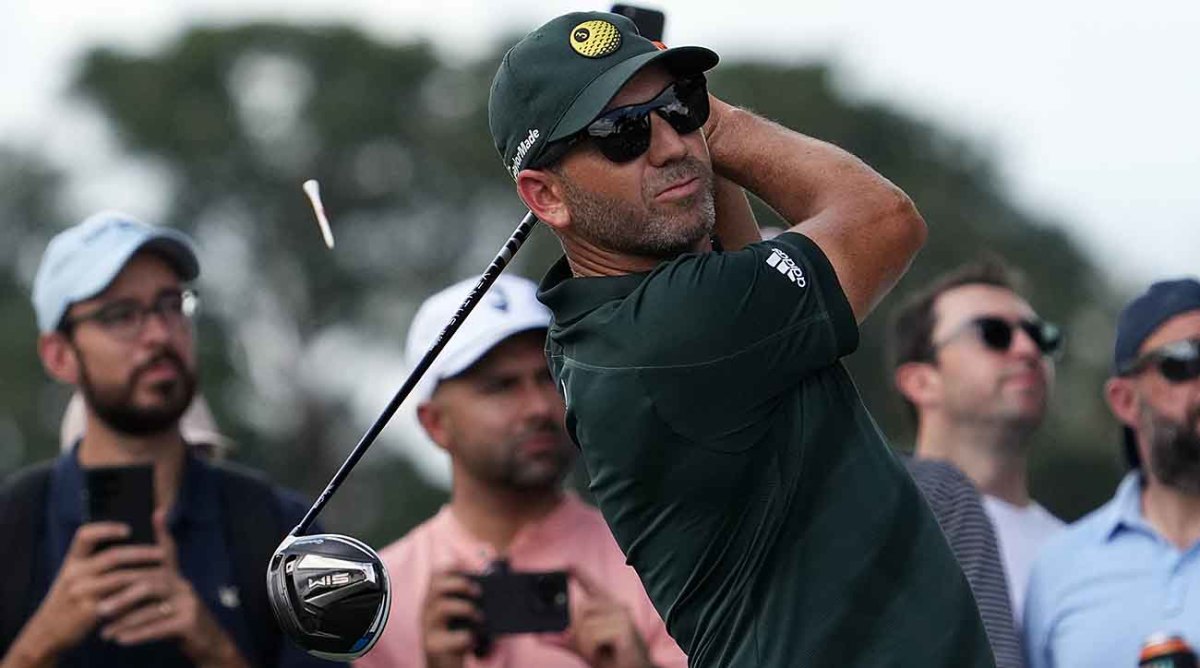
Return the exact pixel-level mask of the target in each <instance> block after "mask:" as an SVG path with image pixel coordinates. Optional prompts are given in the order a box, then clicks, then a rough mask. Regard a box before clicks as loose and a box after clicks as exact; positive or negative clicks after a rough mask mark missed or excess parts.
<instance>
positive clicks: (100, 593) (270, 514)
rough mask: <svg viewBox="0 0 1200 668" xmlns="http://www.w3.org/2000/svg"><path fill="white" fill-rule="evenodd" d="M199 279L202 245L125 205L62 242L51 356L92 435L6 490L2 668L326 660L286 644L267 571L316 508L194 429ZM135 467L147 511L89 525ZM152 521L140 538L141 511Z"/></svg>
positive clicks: (53, 283) (45, 347)
mask: <svg viewBox="0 0 1200 668" xmlns="http://www.w3.org/2000/svg"><path fill="white" fill-rule="evenodd" d="M199 273H200V267H199V263H198V262H197V260H196V254H195V251H194V250H193V247H192V242H191V240H190V239H189V238H188V237H187V236H185V235H183V234H182V233H179V232H176V231H174V230H170V229H165V228H158V227H153V226H150V225H146V224H145V223H142V222H139V221H137V220H134V219H133V218H130V217H129V216H126V215H124V214H120V213H115V212H105V213H100V214H97V215H95V216H92V217H90V218H88V219H87V220H85V221H83V222H82V223H80V224H78V225H76V226H74V227H71V228H69V229H67V230H65V231H63V232H61V233H60V234H58V235H57V236H55V237H54V239H53V240H51V242H50V244H49V246H48V247H47V249H46V252H45V254H44V256H43V257H42V261H41V264H40V266H39V268H38V272H37V275H36V277H35V278H34V285H33V306H34V310H35V311H36V314H37V324H38V330H39V332H40V334H39V336H38V354H39V356H40V357H41V361H42V364H43V366H44V367H45V369H46V371H47V372H48V373H49V374H50V375H51V376H53V377H54V378H55V380H58V381H59V382H62V383H66V384H70V385H74V386H76V387H77V388H78V390H79V392H80V393H81V394H82V396H83V398H84V427H83V436H82V437H81V438H80V439H79V440H78V442H77V443H76V444H75V445H74V446H73V447H72V448H71V449H69V450H68V451H66V452H64V453H63V454H62V455H61V456H60V457H58V458H57V459H55V460H53V461H51V462H46V463H42V464H38V465H34V466H31V467H28V468H26V469H23V470H22V471H19V472H17V473H16V474H14V475H12V476H11V477H10V478H9V479H7V480H6V481H5V483H4V485H3V486H2V487H0V525H2V526H3V527H4V528H5V536H4V541H3V542H0V563H3V564H4V565H5V567H6V568H7V569H9V572H10V574H12V575H14V576H15V577H13V578H10V580H9V581H8V582H6V584H5V596H4V597H2V599H3V600H0V647H3V648H4V655H3V659H2V660H0V666H3V667H4V668H9V667H15V666H87V667H89V668H102V667H108V666H193V665H198V666H214V667H215V666H250V665H257V666H308V665H313V666H315V665H326V662H323V661H319V660H317V659H314V658H312V657H309V656H308V655H306V654H304V653H302V652H301V651H299V650H298V649H296V648H294V647H291V646H290V645H288V644H287V643H285V642H283V640H282V636H281V635H280V633H279V630H278V629H277V628H276V627H275V625H274V624H273V623H272V620H271V618H270V613H269V604H268V602H267V600H266V586H265V582H264V579H263V576H262V574H263V570H264V568H265V565H266V562H267V560H268V559H269V558H270V554H271V552H272V549H273V546H274V545H275V544H276V543H277V542H278V541H279V540H280V538H282V536H283V535H284V534H285V533H286V532H287V529H288V528H290V527H291V526H293V525H294V524H295V523H296V521H297V520H298V519H299V518H300V517H301V515H302V514H303V512H304V510H305V508H304V505H303V504H302V503H300V502H299V501H298V500H297V499H294V498H292V497H290V496H288V495H287V494H285V493H284V492H282V491H281V490H279V489H277V488H275V487H274V486H272V485H270V484H269V483H267V482H265V481H263V480H262V479H261V478H260V477H259V476H258V475H256V474H252V473H250V472H248V471H244V470H240V469H236V468H231V467H229V466H225V465H222V466H217V465H215V464H213V463H210V462H208V461H206V460H205V459H204V458H201V457H198V456H197V455H196V454H195V453H194V452H193V451H192V450H191V449H190V448H189V445H188V443H187V441H186V439H185V437H184V436H183V435H182V433H181V430H180V419H181V416H182V415H183V414H184V412H185V410H186V409H187V408H188V406H189V405H190V404H191V402H192V398H193V397H194V396H195V392H196V385H197V374H196V350H195V344H194V341H193V330H192V324H191V316H192V314H193V311H194V309H195V306H196V296H195V294H194V293H193V292H192V291H191V290H190V289H189V288H188V287H187V283H188V282H190V281H192V280H194V279H195V278H196V277H197V276H198V275H199ZM129 466H140V467H142V469H141V470H142V471H145V473H146V475H147V478H148V480H150V481H152V486H149V488H148V489H147V488H142V489H147V491H146V494H145V496H142V497H140V499H139V500H140V501H141V505H140V508H137V509H132V508H131V509H130V513H129V515H124V514H123V515H121V516H122V517H129V518H130V519H128V520H127V521H121V522H115V521H98V520H93V519H91V518H90V517H89V515H90V510H85V508H88V507H90V506H88V504H87V503H86V502H85V494H88V493H89V492H88V490H90V489H92V486H91V485H90V484H88V482H87V481H88V480H90V479H94V478H96V477H97V474H98V473H100V469H103V468H108V469H109V471H108V473H112V470H111V467H129ZM109 480H117V479H116V478H109ZM115 484H117V485H124V486H123V487H121V488H120V489H118V490H117V491H116V492H115V493H116V494H118V495H120V494H122V491H121V490H125V491H126V492H127V491H128V490H129V489H131V487H129V486H128V485H127V484H126V483H122V482H117V483H115ZM97 489H99V488H97ZM151 512H152V513H153V515H152V517H153V520H152V523H147V528H146V529H145V535H144V536H139V533H138V532H137V531H136V529H135V526H136V525H139V522H138V521H137V520H136V519H133V518H135V517H142V518H146V517H147V516H149V515H150V514H151ZM131 523H132V526H131ZM150 527H152V528H150ZM31 574H32V575H31Z"/></svg>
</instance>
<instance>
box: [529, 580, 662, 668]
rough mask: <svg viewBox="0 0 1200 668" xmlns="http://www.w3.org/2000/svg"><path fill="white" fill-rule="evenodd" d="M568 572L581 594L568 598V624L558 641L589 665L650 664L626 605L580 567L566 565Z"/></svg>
mask: <svg viewBox="0 0 1200 668" xmlns="http://www.w3.org/2000/svg"><path fill="white" fill-rule="evenodd" d="M570 575H571V579H572V580H573V581H574V582H576V583H578V584H579V588H580V590H582V594H583V595H582V596H577V597H574V598H573V600H572V601H571V626H570V627H569V628H568V629H567V632H566V634H564V635H562V636H558V638H559V641H560V642H561V644H562V645H563V646H564V647H566V648H567V649H569V650H571V651H573V652H575V653H576V654H578V655H579V656H580V657H582V658H583V660H584V661H586V662H587V664H588V665H589V666H591V667H592V668H652V666H653V664H652V663H650V653H649V651H647V649H646V643H645V642H644V641H643V640H642V636H641V634H639V633H638V630H637V627H636V626H635V625H634V623H633V617H632V616H631V615H630V613H629V608H627V607H625V605H624V604H622V603H621V602H620V601H617V600H616V599H614V598H613V597H612V595H611V594H609V593H608V591H607V590H605V589H604V588H603V587H602V586H601V585H600V583H599V582H598V581H596V580H595V579H593V578H592V577H590V576H589V575H588V574H587V573H584V572H583V570H582V569H579V568H573V569H570ZM547 638H548V639H552V640H551V641H552V642H555V641H554V640H553V639H554V636H547ZM556 644H558V643H557V642H556Z"/></svg>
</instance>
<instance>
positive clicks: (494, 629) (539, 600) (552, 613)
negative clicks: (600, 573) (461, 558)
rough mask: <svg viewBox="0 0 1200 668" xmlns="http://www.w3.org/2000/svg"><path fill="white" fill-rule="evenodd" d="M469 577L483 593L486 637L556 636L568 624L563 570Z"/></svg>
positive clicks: (480, 598) (491, 573)
mask: <svg viewBox="0 0 1200 668" xmlns="http://www.w3.org/2000/svg"><path fill="white" fill-rule="evenodd" d="M472 577H474V578H475V581H476V582H478V583H479V588H480V590H481V591H482V594H481V595H480V597H479V601H478V604H479V610H480V612H482V613H483V619H484V624H483V625H484V628H483V629H482V631H483V633H484V634H485V635H505V634H512V633H556V632H559V631H565V630H566V629H567V626H568V625H569V624H570V622H571V616H570V611H569V609H568V607H567V604H568V600H567V573H566V571H542V572H522V571H509V570H495V571H493V572H490V573H486V574H484V575H475V576H472Z"/></svg>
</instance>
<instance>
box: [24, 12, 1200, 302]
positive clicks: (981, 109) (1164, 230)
mask: <svg viewBox="0 0 1200 668" xmlns="http://www.w3.org/2000/svg"><path fill="white" fill-rule="evenodd" d="M0 2H3V3H4V4H5V5H7V6H6V10H7V11H6V12H5V14H6V24H7V25H6V29H5V33H6V37H5V39H4V40H0V81H3V82H4V83H5V85H4V87H3V89H2V90H3V92H2V93H0V141H4V142H6V143H17V144H19V145H24V146H30V147H34V148H37V149H43V150H46V151H48V152H49V153H51V154H52V155H55V156H56V158H57V159H58V161H60V162H63V163H64V164H66V165H67V166H68V167H71V168H72V169H73V170H74V171H73V173H74V174H75V175H76V176H77V177H78V182H77V183H76V185H75V188H74V189H73V192H74V193H75V195H74V196H73V199H72V201H71V203H70V204H71V208H72V210H75V209H77V210H78V211H77V213H78V214H80V215H82V214H84V213H86V212H87V211H88V210H91V209H93V208H96V207H99V206H107V205H108V202H110V201H111V198H112V190H113V188H112V187H111V184H112V183H119V182H118V181H114V180H113V174H114V173H123V174H133V175H135V176H139V177H140V176H145V175H146V172H147V170H146V169H145V168H144V166H139V165H133V164H122V165H118V167H119V169H117V170H115V171H114V168H113V164H112V161H113V160H114V157H113V155H114V151H113V150H112V147H111V140H110V139H109V138H106V137H105V136H104V134H103V132H102V129H101V128H100V127H98V125H97V124H96V123H95V122H88V121H87V120H86V116H85V115H84V114H82V113H81V112H80V110H79V109H78V108H77V106H76V105H74V104H72V103H70V101H69V100H67V99H65V97H64V93H63V91H64V90H65V89H66V86H67V83H68V81H69V76H70V73H71V71H72V68H73V66H74V65H75V63H76V61H77V58H78V57H79V55H80V54H81V53H82V52H83V50H85V49H86V48H88V47H89V46H93V45H99V44H104V45H110V46H116V47H119V48H124V49H129V50H134V51H147V50H152V49H154V48H155V47H156V46H159V45H161V44H163V43H165V42H166V41H169V40H170V39H171V38H172V37H174V36H176V35H177V34H178V33H179V32H180V31H181V30H182V29H183V28H184V27H185V26H187V25H189V24H192V23H217V24H230V23H237V22H241V21H247V20H281V21H290V22H298V23H306V24H314V23H331V22H336V23H347V24H351V25H355V26H358V27H361V28H362V29H364V30H366V31H367V32H369V33H370V34H372V35H374V36H376V37H378V38H380V39H392V40H409V39H413V38H426V39H429V40H432V41H433V42H434V43H435V44H436V45H437V46H438V48H439V50H441V51H442V52H443V53H444V54H446V55H448V56H451V57H455V58H471V57H473V56H477V55H480V54H482V53H483V52H485V51H487V50H488V48H489V47H491V46H492V45H493V44H494V43H495V40H496V39H498V38H500V37H501V36H503V35H506V34H509V33H510V32H511V31H512V30H516V29H520V28H531V27H533V26H535V25H537V24H538V23H540V22H542V21H544V20H547V19H549V18H551V17H553V16H554V15H557V14H559V13H561V12H565V11H574V10H581V9H590V8H592V7H594V5H590V4H588V3H586V2H579V1H574V0H543V1H539V2H536V3H535V2H529V1H528V0H521V1H518V0H438V2H419V3H418V2H414V1H413V0H401V2H396V1H395V0H388V1H386V2H385V1H383V0H337V1H336V2H335V1H333V0H291V1H290V2H284V1H282V0H236V1H234V0H173V1H172V2H158V1H154V0H123V1H122V2H119V3H118V2H112V1H110V0H100V1H89V2H81V1H78V0H64V1H63V2H57V3H32V2H24V1H22V0H0ZM647 6H651V7H657V8H660V9H663V10H665V11H666V13H667V35H666V37H667V41H668V42H669V43H671V44H684V43H696V44H704V45H706V46H710V47H712V48H714V49H715V50H717V51H718V52H719V53H721V54H722V55H723V56H724V57H726V58H751V57H752V58H760V59H768V60H777V61H783V62H806V61H811V60H816V59H819V60H824V61H827V62H831V63H833V64H834V66H835V71H836V72H837V74H838V81H839V82H840V84H841V85H842V86H843V88H844V90H845V91H846V92H847V93H848V94H850V95H852V96H854V97H856V98H860V99H870V100H878V101H882V102H886V103H890V104H893V105H896V106H898V107H900V108H901V109H903V110H905V111H906V112H908V113H910V114H912V115H914V116H916V117H919V118H922V119H925V120H928V121H931V122H934V123H936V124H937V125H939V126H940V127H943V128H945V129H948V130H950V131H951V132H954V133H955V134H957V135H959V136H961V137H965V138H967V139H969V140H971V141H973V142H975V143H977V144H979V145H982V146H984V147H985V148H986V149H988V150H989V151H991V152H992V153H993V154H994V155H995V156H996V158H997V160H998V164H999V166H1000V170H1001V174H1002V175H1003V176H1004V178H1005V182H1006V186H1007V188H1008V189H1009V191H1010V192H1012V193H1013V194H1014V195H1015V196H1016V197H1017V198H1018V201H1019V202H1020V203H1021V205H1022V206H1024V207H1026V208H1028V209H1030V210H1032V211H1034V212H1037V213H1042V214H1046V215H1048V216H1049V217H1050V218H1051V219H1053V220H1056V221H1058V222H1059V223H1060V224H1062V225H1063V226H1064V227H1065V228H1066V229H1067V230H1068V231H1069V233H1070V234H1071V235H1072V236H1073V237H1074V238H1075V239H1077V240H1078V241H1080V242H1081V243H1082V244H1083V245H1084V247H1085V248H1086V249H1087V250H1088V251H1090V252H1091V253H1092V255H1093V257H1095V258H1096V260H1097V262H1098V264H1100V265H1101V266H1102V267H1103V268H1104V269H1105V272H1104V273H1105V274H1106V275H1107V276H1109V278H1110V280H1111V281H1112V282H1113V283H1114V284H1116V285H1118V286H1123V287H1125V288H1126V289H1127V290H1136V289H1138V288H1139V287H1140V286H1143V285H1144V284H1145V283H1146V282H1147V281H1150V280H1153V279H1155V278H1159V277H1163V276H1170V275H1178V274H1184V273H1190V274H1196V273H1200V269H1198V268H1197V265H1198V264H1200V123H1198V122H1197V119H1200V85H1198V78H1197V76H1196V64H1197V63H1200V39H1197V38H1196V35H1198V34H1200V5H1197V4H1196V3H1189V2H1185V1H1183V0H1145V1H1143V2H1138V3H1128V2H1122V3H1118V2H1085V1H1082V0H1061V1H1050V2H1046V1H1045V0H1036V1H1035V0H1010V1H1009V2H1006V3H996V4H990V3H982V2H966V3H964V2H960V1H956V0H908V1H907V2H902V3H897V2H877V1H874V0H872V1H867V0H801V1H798V2H797V1H793V0H788V1H775V0H739V1H738V2H728V1H725V2H717V1H716V0H688V1H687V2H683V1H681V0H671V1H666V2H657V3H647ZM717 92H718V93H719V91H717ZM81 139H82V141H81ZM81 146H85V147H88V146H97V147H99V148H97V149H96V150H94V151H92V152H91V153H92V154H94V155H80V147H81ZM126 181H128V179H127V180H126ZM917 204H918V206H919V205H920V203H919V202H918V203H917ZM144 206H146V207H150V208H152V207H153V206H154V203H153V202H149V203H146V204H145V205H144Z"/></svg>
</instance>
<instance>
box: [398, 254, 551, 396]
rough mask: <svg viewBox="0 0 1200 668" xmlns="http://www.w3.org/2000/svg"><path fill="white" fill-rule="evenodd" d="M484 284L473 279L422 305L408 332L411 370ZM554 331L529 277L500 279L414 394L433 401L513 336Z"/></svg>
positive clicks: (442, 292)
mask: <svg viewBox="0 0 1200 668" xmlns="http://www.w3.org/2000/svg"><path fill="white" fill-rule="evenodd" d="M478 283H479V279H478V278H470V279H467V280H465V281H461V282H459V283H455V284H454V285H452V286H450V287H448V288H446V289H445V290H442V291H441V292H438V293H437V294H434V295H433V296H432V297H429V298H428V299H426V300H425V302H424V303H423V304H421V308H419V309H417V315H416V317H414V318H413V322H412V325H411V326H410V327H409V328H408V342H407V344H406V345H405V357H406V358H407V360H408V365H409V367H410V368H412V367H415V366H416V365H417V362H419V361H420V360H421V357H422V356H424V355H425V353H426V352H428V351H429V348H430V347H431V346H433V344H434V341H436V340H437V337H438V334H440V333H441V331H442V330H443V329H445V327H446V325H447V324H448V323H449V322H450V318H452V317H454V314H455V313H456V312H457V311H458V307H459V306H461V305H462V303H463V301H465V300H466V298H467V295H469V294H470V293H471V290H472V289H474V287H475V286H476V285H477V284H478ZM549 327H550V309H548V308H546V307H545V306H544V305H543V304H542V303H541V302H539V301H538V300H537V285H536V284H535V283H534V282H533V281H530V280H529V279H527V278H521V277H519V276H509V275H507V274H501V275H500V277H499V278H497V279H496V282H495V283H493V284H492V287H490V288H488V291H487V293H486V294H484V296H483V299H482V300H480V302H479V304H477V305H476V306H475V309H474V310H473V311H471V313H470V315H468V316H467V318H466V320H464V321H463V324H462V326H461V327H460V328H459V329H458V331H457V332H455V334H454V336H452V337H450V341H449V342H448V343H447V344H446V347H445V348H443V349H442V352H441V354H440V355H438V357H437V359H435V360H434V361H433V364H432V365H431V366H430V367H429V370H428V371H427V372H425V376H424V377H423V378H422V379H421V382H420V383H418V384H417V386H416V387H415V388H414V389H413V396H415V397H416V398H417V400H418V401H419V402H425V401H428V400H429V398H430V397H432V396H433V392H434V390H435V389H437V386H438V383H440V382H442V381H443V380H445V379H447V378H451V377H454V376H457V375H458V374H460V373H462V372H464V371H466V370H467V369H468V368H470V367H471V365H472V364H475V363H476V362H478V361H479V360H480V359H481V358H482V357H483V356H484V355H486V354H487V353H488V351H490V350H491V349H492V348H495V347H496V345H497V344H499V343H500V342H501V341H503V340H505V339H507V338H508V337H510V336H512V335H514V334H520V333H521V332H527V331H530V330H539V329H541V330H544V329H548V328H549Z"/></svg>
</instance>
